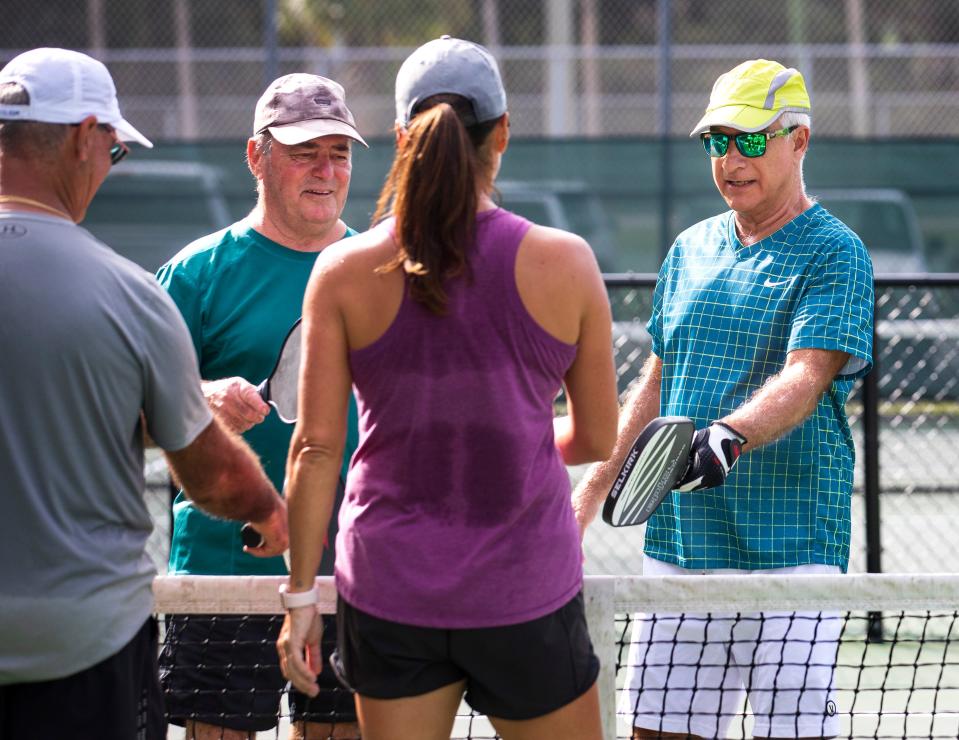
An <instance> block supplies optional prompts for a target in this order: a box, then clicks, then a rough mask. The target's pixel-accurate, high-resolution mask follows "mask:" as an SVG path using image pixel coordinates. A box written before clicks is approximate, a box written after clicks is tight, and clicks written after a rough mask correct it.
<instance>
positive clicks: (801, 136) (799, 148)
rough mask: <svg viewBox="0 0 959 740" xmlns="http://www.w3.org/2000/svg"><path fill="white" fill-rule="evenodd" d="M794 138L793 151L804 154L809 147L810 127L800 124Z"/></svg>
mask: <svg viewBox="0 0 959 740" xmlns="http://www.w3.org/2000/svg"><path fill="white" fill-rule="evenodd" d="M792 138H793V151H794V152H795V153H796V154H799V155H804V154H805V153H806V150H807V149H808V148H809V127H808V126H800V127H799V128H797V129H796V131H795V136H793V137H792Z"/></svg>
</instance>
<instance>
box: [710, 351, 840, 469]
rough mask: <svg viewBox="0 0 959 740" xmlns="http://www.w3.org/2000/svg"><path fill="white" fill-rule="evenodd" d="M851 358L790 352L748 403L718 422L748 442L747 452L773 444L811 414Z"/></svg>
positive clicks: (827, 354)
mask: <svg viewBox="0 0 959 740" xmlns="http://www.w3.org/2000/svg"><path fill="white" fill-rule="evenodd" d="M848 358H849V356H848V355H847V354H846V353H844V352H836V351H830V350H796V351H794V352H791V353H790V355H789V359H788V360H787V362H786V366H785V367H784V368H783V369H782V370H781V371H780V372H779V373H777V374H776V375H774V376H772V377H771V378H770V379H769V380H768V381H767V382H766V383H765V384H764V385H763V387H762V388H760V389H759V390H758V391H756V393H755V394H754V395H753V397H752V398H750V399H749V401H747V402H746V403H744V404H743V405H742V406H740V407H739V408H738V409H736V410H735V411H734V412H733V413H731V414H729V415H728V416H725V417H723V418H722V419H718V420H717V421H722V422H723V423H724V424H728V425H729V426H730V427H732V428H733V429H735V430H736V431H737V432H739V433H740V434H742V435H743V436H744V437H745V438H746V439H747V440H748V442H747V443H746V444H745V445H744V446H743V451H744V452H746V451H748V450H751V449H754V448H757V447H762V446H763V445H766V444H769V443H770V442H774V441H776V440H777V439H779V438H780V437H782V436H784V435H785V434H787V433H788V432H790V431H791V430H792V429H794V428H796V427H797V426H799V425H800V424H802V423H803V422H804V421H805V420H806V419H807V418H808V417H809V415H810V414H812V412H813V411H814V410H815V409H816V404H818V403H819V399H820V398H822V395H823V393H825V392H826V391H827V390H828V389H829V387H830V385H831V384H832V381H833V379H834V378H835V377H836V375H837V374H838V373H839V371H840V370H841V369H842V367H843V365H845V364H846V361H847V360H848Z"/></svg>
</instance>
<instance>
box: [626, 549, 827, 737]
mask: <svg viewBox="0 0 959 740" xmlns="http://www.w3.org/2000/svg"><path fill="white" fill-rule="evenodd" d="M839 572H840V569H839V568H838V567H835V566H828V565H800V566H796V567H793V568H775V569H771V570H755V571H749V570H730V569H722V570H709V571H704V570H687V569H685V568H680V567H678V566H676V565H672V564H669V563H664V562H662V561H659V560H654V559H652V558H650V557H647V556H645V555H644V556H643V573H644V575H656V576H667V575H670V576H671V575H703V574H719V573H723V574H726V573H728V574H750V573H765V574H773V573H783V574H787V573H823V574H825V573H839ZM635 619H636V621H635V623H634V624H633V632H632V638H631V640H630V645H629V658H628V660H627V665H626V679H625V683H624V686H623V689H622V691H620V695H619V707H618V711H619V713H620V714H621V715H625V716H627V717H630V718H631V720H632V725H633V726H634V727H642V728H646V729H650V730H659V731H660V732H677V733H689V734H693V735H698V736H700V737H708V738H714V737H726V736H727V733H728V731H729V728H730V725H731V723H732V721H733V720H734V719H736V718H737V717H738V718H740V719H739V722H742V721H743V720H742V710H743V700H744V699H745V698H747V697H748V699H749V708H750V709H751V710H752V714H753V726H752V734H753V735H755V736H757V737H831V736H835V735H836V734H837V733H838V732H839V718H838V716H837V714H836V702H835V695H834V690H833V668H834V666H835V663H836V651H837V650H838V648H839V637H840V633H841V631H842V619H841V618H840V615H839V614H838V613H826V612H763V613H761V614H760V613H757V612H753V613H744V614H740V615H739V616H738V617H737V615H735V614H711V615H709V619H708V620H707V618H706V615H702V614H676V613H671V614H655V615H654V614H637V615H635Z"/></svg>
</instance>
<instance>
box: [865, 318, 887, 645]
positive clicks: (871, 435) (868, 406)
mask: <svg viewBox="0 0 959 740" xmlns="http://www.w3.org/2000/svg"><path fill="white" fill-rule="evenodd" d="M878 321H879V318H878V316H876V315H875V313H874V314H873V324H872V370H871V371H870V372H869V374H868V375H866V377H865V378H863V383H862V428H863V457H864V460H863V472H864V490H865V509H866V572H867V573H882V533H881V531H880V525H881V523H880V518H879V493H880V489H879V344H878V343H879V333H878V331H877V330H876V326H877V324H878ZM868 639H869V640H870V641H873V642H881V641H882V639H883V637H882V612H870V613H869V632H868Z"/></svg>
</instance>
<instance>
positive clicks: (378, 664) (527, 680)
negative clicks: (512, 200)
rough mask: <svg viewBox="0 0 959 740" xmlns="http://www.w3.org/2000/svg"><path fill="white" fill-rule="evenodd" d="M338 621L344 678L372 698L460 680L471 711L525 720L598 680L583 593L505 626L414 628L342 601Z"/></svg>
mask: <svg viewBox="0 0 959 740" xmlns="http://www.w3.org/2000/svg"><path fill="white" fill-rule="evenodd" d="M336 615H337V624H338V628H339V631H338V635H337V637H338V640H337V645H338V648H337V655H336V661H337V663H338V667H339V671H340V673H341V674H342V677H343V680H345V681H346V682H347V683H349V685H350V686H352V687H353V689H354V690H355V691H356V692H357V693H358V694H360V695H362V696H368V697H371V698H374V699H396V698H399V697H404V696H418V695H419V694H425V693H427V692H429V691H433V690H435V689H438V688H440V687H442V686H447V685H449V684H451V683H455V682H456V681H461V680H465V681H466V701H467V702H468V703H469V705H470V706H471V707H472V708H473V709H474V710H476V711H477V712H481V713H482V714H486V715H488V716H491V717H498V718H500V719H508V720H524V719H533V718H534V717H540V716H542V715H544V714H548V713H549V712H552V711H554V710H556V709H559V708H560V707H563V706H565V705H566V704H569V703H570V702H571V701H573V700H574V699H576V698H578V697H579V696H581V695H582V694H584V693H586V691H587V690H589V688H590V687H591V686H592V685H593V684H594V683H595V681H596V677H597V676H598V675H599V659H598V658H597V657H596V654H595V653H594V652H593V645H592V643H591V642H590V639H589V631H588V630H587V627H586V613H585V608H584V605H583V594H582V592H580V593H579V594H578V595H577V596H575V597H574V598H573V599H572V600H571V601H569V602H568V603H567V604H566V605H565V606H562V607H560V608H559V609H557V610H556V611H555V612H552V613H551V614H547V615H546V616H544V617H540V618H538V619H534V620H532V621H530V622H522V623H520V624H513V625H508V626H505V627H488V628H482V629H434V628H430V627H414V626H410V625H404V624H398V623H396V622H390V621H387V620H384V619H378V618H377V617H374V616H372V615H370V614H367V613H365V612H362V611H360V610H359V609H356V608H354V607H352V606H350V605H349V604H348V603H346V602H345V601H343V599H339V600H338V601H337V607H336Z"/></svg>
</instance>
